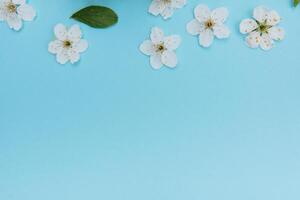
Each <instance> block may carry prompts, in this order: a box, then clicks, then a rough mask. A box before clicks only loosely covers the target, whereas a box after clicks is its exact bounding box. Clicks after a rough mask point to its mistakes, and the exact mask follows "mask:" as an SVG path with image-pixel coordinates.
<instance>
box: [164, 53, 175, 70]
mask: <svg viewBox="0 0 300 200" xmlns="http://www.w3.org/2000/svg"><path fill="white" fill-rule="evenodd" d="M161 61H162V63H163V64H164V65H166V66H167V67H171V68H174V67H176V65H177V63H178V61H177V56H176V54H175V53H174V52H173V51H164V52H163V54H162V55H161Z"/></svg>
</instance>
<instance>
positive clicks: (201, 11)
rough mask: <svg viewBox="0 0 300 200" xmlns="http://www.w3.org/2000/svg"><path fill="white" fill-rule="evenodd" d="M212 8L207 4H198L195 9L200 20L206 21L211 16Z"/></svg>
mask: <svg viewBox="0 0 300 200" xmlns="http://www.w3.org/2000/svg"><path fill="white" fill-rule="evenodd" d="M210 13H211V12H210V10H209V8H208V7H207V6H206V5H202V4H200V5H198V6H197V7H196V8H195V10H194V15H195V18H196V19H197V20H198V21H199V22H204V21H206V20H208V19H209V18H210Z"/></svg>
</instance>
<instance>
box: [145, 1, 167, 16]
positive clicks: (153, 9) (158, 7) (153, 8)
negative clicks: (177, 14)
mask: <svg viewBox="0 0 300 200" xmlns="http://www.w3.org/2000/svg"><path fill="white" fill-rule="evenodd" d="M165 7H166V6H165V4H164V2H163V1H161V0H153V1H152V3H151V4H150V7H149V10H148V12H149V13H151V14H152V15H155V16H157V15H159V14H160V13H162V11H163V10H164V9H165Z"/></svg>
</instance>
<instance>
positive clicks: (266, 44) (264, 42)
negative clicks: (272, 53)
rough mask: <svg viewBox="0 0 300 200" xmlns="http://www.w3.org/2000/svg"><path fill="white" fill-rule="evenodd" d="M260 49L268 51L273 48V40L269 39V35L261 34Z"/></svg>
mask: <svg viewBox="0 0 300 200" xmlns="http://www.w3.org/2000/svg"><path fill="white" fill-rule="evenodd" d="M260 47H261V48H262V49H263V50H265V51H268V50H270V49H272V48H273V40H272V39H271V38H270V36H269V35H267V34H263V35H262V36H261V37H260Z"/></svg>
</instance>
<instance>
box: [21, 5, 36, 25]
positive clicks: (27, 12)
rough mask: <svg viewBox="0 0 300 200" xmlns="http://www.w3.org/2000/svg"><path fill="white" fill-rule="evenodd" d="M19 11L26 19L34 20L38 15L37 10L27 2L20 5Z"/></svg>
mask: <svg viewBox="0 0 300 200" xmlns="http://www.w3.org/2000/svg"><path fill="white" fill-rule="evenodd" d="M17 12H18V14H19V15H20V16H21V17H22V19H23V20H25V21H32V20H33V19H34V18H35V16H36V12H35V10H34V9H33V7H32V6H29V5H27V4H23V5H21V6H19V7H18V11H17Z"/></svg>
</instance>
